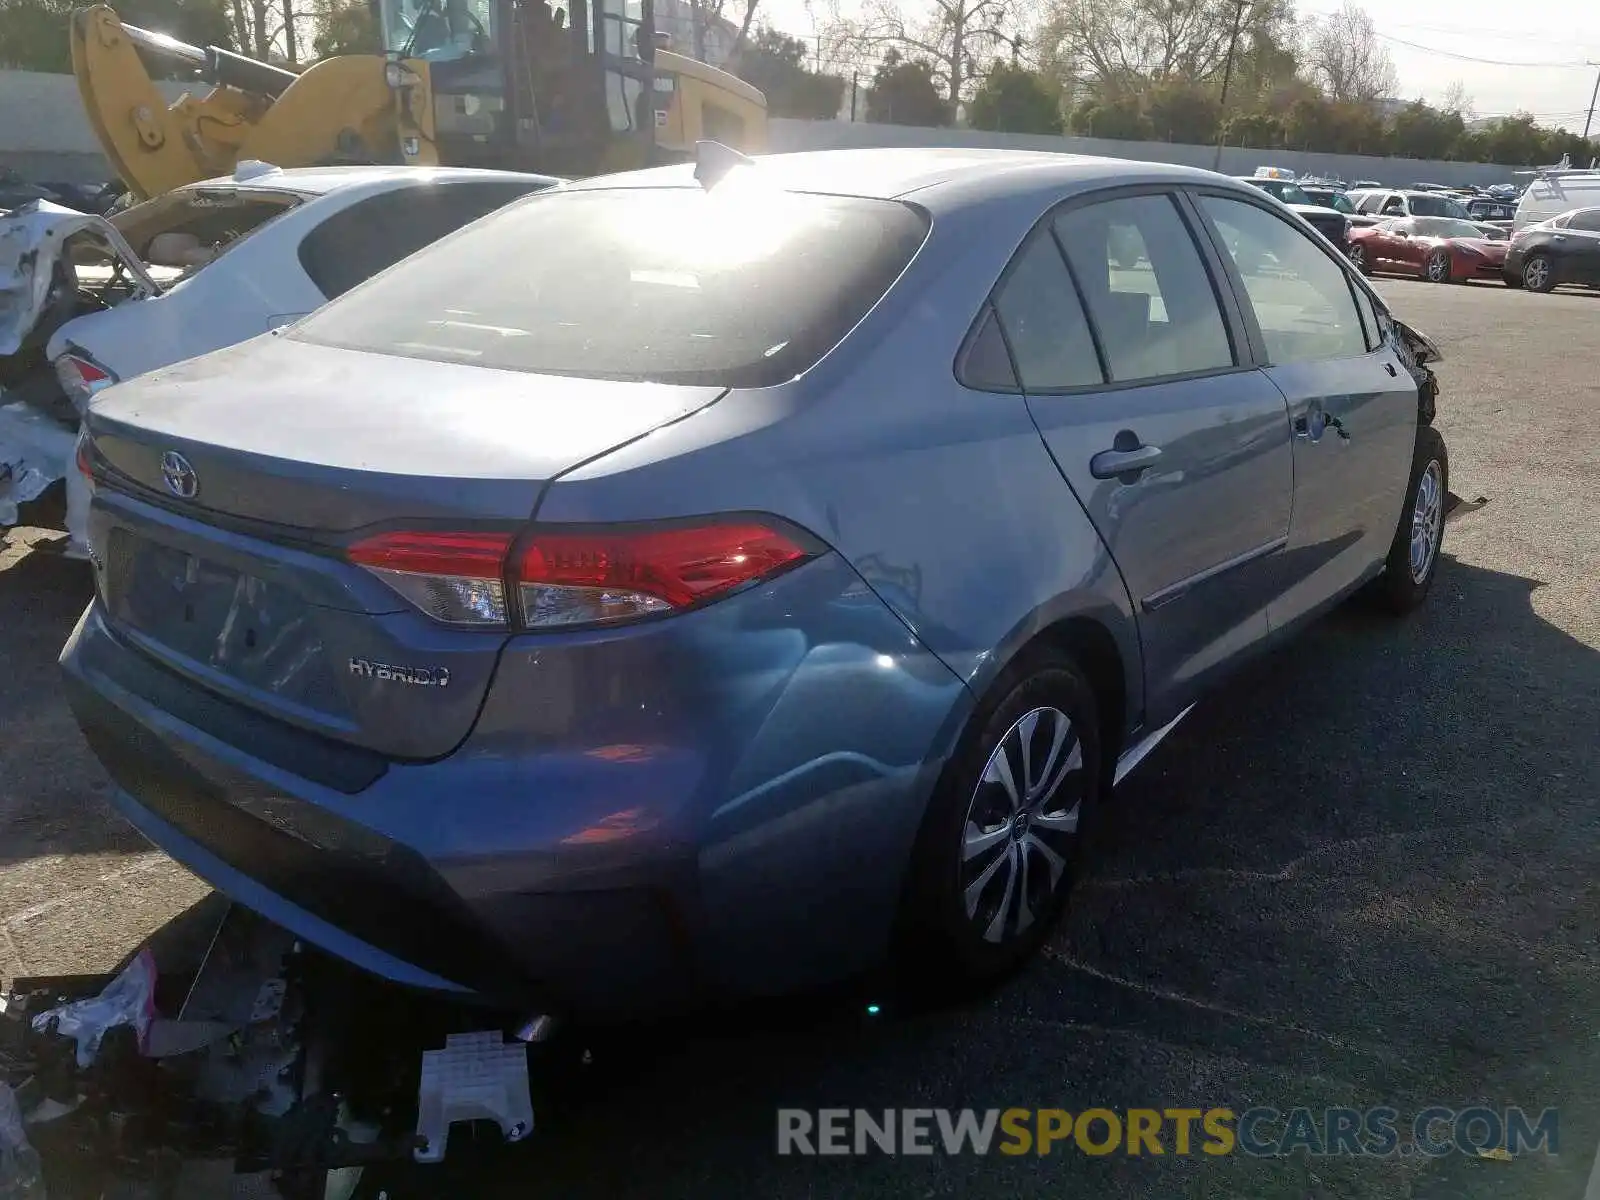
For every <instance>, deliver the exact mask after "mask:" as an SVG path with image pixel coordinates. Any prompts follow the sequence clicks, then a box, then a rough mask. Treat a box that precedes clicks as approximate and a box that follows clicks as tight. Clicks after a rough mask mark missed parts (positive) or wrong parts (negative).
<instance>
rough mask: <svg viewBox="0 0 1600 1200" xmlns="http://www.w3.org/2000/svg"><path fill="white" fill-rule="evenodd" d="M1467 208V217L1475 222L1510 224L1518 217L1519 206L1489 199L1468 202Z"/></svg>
mask: <svg viewBox="0 0 1600 1200" xmlns="http://www.w3.org/2000/svg"><path fill="white" fill-rule="evenodd" d="M1466 208H1467V216H1468V217H1469V218H1470V219H1471V220H1474V221H1504V222H1506V223H1507V224H1510V223H1511V222H1513V221H1514V220H1515V219H1516V216H1517V206H1516V205H1515V204H1514V203H1512V202H1510V201H1507V200H1494V199H1490V198H1488V197H1481V198H1478V199H1474V200H1468V201H1467V204H1466Z"/></svg>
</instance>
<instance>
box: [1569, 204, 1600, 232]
mask: <svg viewBox="0 0 1600 1200" xmlns="http://www.w3.org/2000/svg"><path fill="white" fill-rule="evenodd" d="M1567 224H1568V228H1571V229H1581V230H1584V231H1585V232H1588V233H1600V208H1586V209H1584V210H1583V211H1582V212H1575V213H1573V214H1572V220H1571V221H1569V222H1568V223H1567Z"/></svg>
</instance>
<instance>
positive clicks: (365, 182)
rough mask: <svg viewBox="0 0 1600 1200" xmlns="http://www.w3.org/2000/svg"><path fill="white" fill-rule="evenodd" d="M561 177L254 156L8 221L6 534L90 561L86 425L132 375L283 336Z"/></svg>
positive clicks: (0, 356) (0, 346)
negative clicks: (83, 206) (107, 203)
mask: <svg viewBox="0 0 1600 1200" xmlns="http://www.w3.org/2000/svg"><path fill="white" fill-rule="evenodd" d="M555 182H556V181H555V180H554V179H551V178H549V177H547V176H541V175H522V174H514V173H511V172H505V171H477V170H466V169H453V168H450V169H447V168H440V169H424V168H416V167H356V166H351V167H307V168H302V169H297V170H279V169H277V168H275V167H270V166H267V165H265V164H262V163H246V164H243V165H241V166H240V168H239V170H238V171H237V172H235V174H234V175H233V176H231V177H230V178H226V179H216V180H209V181H207V182H205V183H198V184H192V185H190V186H187V187H183V188H179V189H177V190H176V191H173V192H169V193H167V194H166V195H164V196H158V197H157V198H155V199H154V200H148V201H146V202H145V203H143V204H137V205H134V206H133V207H132V208H129V209H126V210H125V211H123V212H120V213H117V214H115V215H114V216H112V217H110V218H109V219H108V218H105V217H99V216H92V215H88V214H85V213H80V212H74V211H72V210H71V209H67V208H63V207H61V206H59V205H55V204H51V203H49V202H48V201H42V200H41V201H37V202H35V203H32V204H28V205H25V206H24V207H22V208H20V209H18V210H16V211H15V212H13V213H12V214H10V215H9V216H6V217H3V218H0V526H9V525H16V524H30V525H32V524H39V525H44V526H46V527H59V526H61V525H62V524H64V525H65V527H66V529H67V530H68V532H69V533H70V534H71V535H72V538H71V541H70V543H69V545H68V547H67V548H66V552H67V553H68V554H77V553H81V547H82V538H81V529H82V525H81V513H82V510H83V502H84V500H85V499H86V497H85V496H84V495H83V493H82V487H81V481H80V480H79V479H78V478H77V474H76V472H75V471H73V470H72V469H71V467H72V456H73V449H74V445H75V443H76V439H77V432H78V422H79V420H80V418H81V416H82V414H83V412H84V411H85V408H86V406H87V404H88V402H89V399H90V397H92V396H93V395H94V394H95V393H96V392H98V391H100V390H102V389H103V388H106V387H108V386H110V385H111V384H113V383H116V382H118V381H119V380H124V379H130V378H132V377H133V376H135V375H141V374H143V373H144V372H146V371H150V370H154V369H155V368H157V367H164V366H168V365H170V364H172V363H175V362H180V361H182V360H183V359H186V358H193V357H195V356H196V355H200V354H205V353H208V352H209V351H212V350H218V349H221V348H222V347H224V346H229V345H232V344H234V343H235V342H241V341H245V340H246V339H248V338H252V337H255V336H257V335H259V334H263V333H266V332H267V331H269V330H271V329H273V328H276V327H278V326H281V325H286V324H288V323H290V322H292V321H294V320H297V319H298V318H300V317H303V316H305V315H306V314H308V313H310V312H311V311H312V310H313V309H315V308H318V307H320V306H321V305H322V304H323V303H324V302H326V301H328V300H331V299H333V298H334V297H335V296H338V295H340V294H341V293H343V292H346V291H348V290H349V289H351V288H352V287H354V286H356V284H358V283H361V282H362V281H364V280H366V279H368V278H370V277H371V276H373V275H375V274H377V273H378V272H379V271H382V270H383V269H385V268H386V267H389V266H391V265H393V264H394V263H396V262H398V261H399V260H400V259H402V258H404V257H406V256H407V255H408V254H411V253H412V252H414V251H416V250H419V249H421V248H422V247H423V246H425V245H427V244H428V243H430V242H433V241H436V240H437V239H439V238H441V237H443V236H444V235H445V234H447V233H451V232H453V231H454V230H456V229H459V228H460V227H461V226H463V225H466V224H468V223H469V222H471V221H475V220H476V219H477V218H479V217H481V216H483V215H485V214H486V213H489V212H492V211H493V210H495V209H497V208H500V207H501V206H503V205H505V204H508V203H510V202H511V201H513V200H515V199H517V198H519V197H521V196H525V195H527V194H528V193H530V192H534V191H538V190H540V189H541V188H545V187H549V186H551V185H552V184H554V183H555Z"/></svg>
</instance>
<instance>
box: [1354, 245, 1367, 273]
mask: <svg viewBox="0 0 1600 1200" xmlns="http://www.w3.org/2000/svg"><path fill="white" fill-rule="evenodd" d="M1350 263H1351V265H1352V266H1354V267H1355V269H1356V270H1358V271H1361V272H1363V273H1365V272H1366V269H1367V252H1366V250H1365V249H1363V248H1362V247H1360V246H1351V247H1350Z"/></svg>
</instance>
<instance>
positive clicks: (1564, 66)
mask: <svg viewBox="0 0 1600 1200" xmlns="http://www.w3.org/2000/svg"><path fill="white" fill-rule="evenodd" d="M1377 36H1378V37H1380V38H1382V39H1383V40H1384V41H1386V42H1393V43H1394V44H1395V45H1397V46H1405V47H1406V48H1407V49H1410V50H1420V51H1421V52H1422V53H1424V54H1435V55H1438V56H1439V57H1440V58H1453V59H1455V60H1456V61H1457V62H1469V63H1482V64H1484V65H1485V66H1491V67H1539V68H1541V69H1544V70H1571V69H1574V68H1576V69H1580V70H1581V69H1586V68H1587V67H1588V66H1589V64H1588V63H1586V62H1583V61H1582V60H1579V61H1577V62H1529V61H1527V60H1525V59H1524V60H1522V61H1520V62H1512V61H1510V60H1508V59H1503V58H1479V57H1477V56H1476V55H1472V54H1458V53H1456V52H1455V51H1454V50H1441V49H1440V48H1439V47H1438V46H1424V45H1422V44H1421V43H1420V42H1409V41H1407V40H1406V39H1405V38H1397V37H1395V36H1394V35H1393V34H1390V33H1379V34H1377Z"/></svg>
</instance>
